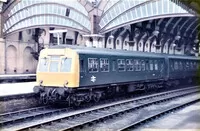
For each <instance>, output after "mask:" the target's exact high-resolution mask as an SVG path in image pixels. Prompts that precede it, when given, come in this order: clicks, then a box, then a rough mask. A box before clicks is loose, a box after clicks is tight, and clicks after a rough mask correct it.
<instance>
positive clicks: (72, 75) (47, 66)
mask: <svg viewBox="0 0 200 131" xmlns="http://www.w3.org/2000/svg"><path fill="white" fill-rule="evenodd" d="M78 57H79V56H78V54H77V53H76V52H75V51H74V50H72V49H69V48H65V49H44V50H42V51H41V53H40V57H39V62H38V67H37V75H36V80H37V81H36V83H37V85H36V86H35V87H34V92H35V93H39V94H40V96H41V97H43V98H45V99H48V100H54V99H59V98H60V97H62V96H63V97H67V93H69V91H71V90H73V89H74V88H77V87H78V86H79V63H78V62H79V60H78Z"/></svg>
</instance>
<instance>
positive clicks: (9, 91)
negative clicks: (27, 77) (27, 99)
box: [0, 82, 36, 96]
mask: <svg viewBox="0 0 200 131" xmlns="http://www.w3.org/2000/svg"><path fill="white" fill-rule="evenodd" d="M35 84H36V82H21V83H4V84H0V96H7V95H16V94H24V93H32V92H33V87H34V86H35Z"/></svg>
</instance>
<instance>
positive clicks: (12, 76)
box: [0, 74, 36, 83]
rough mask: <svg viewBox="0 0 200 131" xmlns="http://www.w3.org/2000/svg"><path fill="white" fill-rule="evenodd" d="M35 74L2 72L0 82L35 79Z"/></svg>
mask: <svg viewBox="0 0 200 131" xmlns="http://www.w3.org/2000/svg"><path fill="white" fill-rule="evenodd" d="M35 80H36V74H4V75H0V82H1V83H2V82H13V81H14V82H17V81H20V82H21V81H35Z"/></svg>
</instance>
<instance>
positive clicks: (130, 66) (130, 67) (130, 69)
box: [126, 59, 134, 71]
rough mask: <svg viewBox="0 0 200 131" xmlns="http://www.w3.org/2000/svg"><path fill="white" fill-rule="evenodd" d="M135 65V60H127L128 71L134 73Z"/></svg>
mask: <svg viewBox="0 0 200 131" xmlns="http://www.w3.org/2000/svg"><path fill="white" fill-rule="evenodd" d="M133 68H134V65H133V60H132V59H127V60H126V69H127V71H133Z"/></svg>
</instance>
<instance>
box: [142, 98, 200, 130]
mask: <svg viewBox="0 0 200 131" xmlns="http://www.w3.org/2000/svg"><path fill="white" fill-rule="evenodd" d="M139 130H141V131H155V130H166V131H167V130H170V131H171V130H176V131H177V130H181V131H182V130H185V131H187V130H188V131H200V102H199V103H196V104H194V105H191V106H189V107H186V108H184V109H181V110H180V111H177V112H174V113H170V114H169V115H167V116H164V117H163V118H160V119H158V120H156V121H153V122H151V123H149V124H147V125H145V126H144V127H142V129H139Z"/></svg>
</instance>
